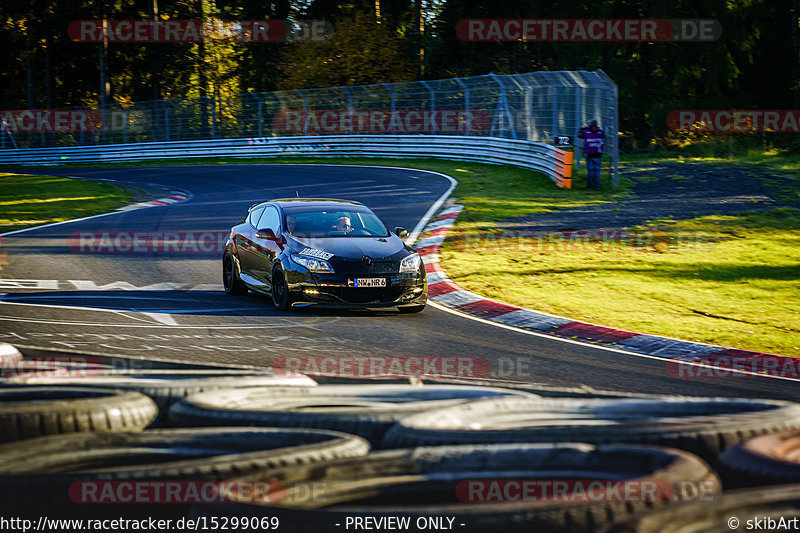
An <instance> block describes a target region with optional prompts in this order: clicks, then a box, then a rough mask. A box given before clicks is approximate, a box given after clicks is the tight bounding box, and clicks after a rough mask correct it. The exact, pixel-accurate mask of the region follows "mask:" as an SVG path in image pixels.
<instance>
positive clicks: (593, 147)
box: [578, 120, 605, 189]
mask: <svg viewBox="0 0 800 533" xmlns="http://www.w3.org/2000/svg"><path fill="white" fill-rule="evenodd" d="M604 136H605V134H604V133H603V130H601V129H600V127H599V126H598V125H597V121H596V120H593V121H591V122H590V123H589V125H588V126H581V132H580V133H579V134H578V138H579V139H583V153H584V154H585V155H586V172H587V173H588V176H589V178H588V182H587V184H586V188H587V189H599V188H600V168H601V166H602V161H603V138H604Z"/></svg>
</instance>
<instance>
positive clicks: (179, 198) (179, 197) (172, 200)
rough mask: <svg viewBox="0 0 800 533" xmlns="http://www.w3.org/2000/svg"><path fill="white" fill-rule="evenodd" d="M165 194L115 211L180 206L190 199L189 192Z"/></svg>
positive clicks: (154, 185) (176, 190) (177, 191)
mask: <svg viewBox="0 0 800 533" xmlns="http://www.w3.org/2000/svg"><path fill="white" fill-rule="evenodd" d="M70 177H72V176H70ZM103 181H109V182H115V181H117V180H114V179H104V180H103ZM148 185H150V186H153V187H161V188H164V186H163V185H158V184H156V183H148ZM167 194H168V196H164V197H162V198H156V199H155V200H148V201H146V202H137V203H135V204H129V205H126V206H124V207H120V208H119V209H117V211H133V210H136V209H145V208H147V207H162V206H165V205H171V204H180V203H183V202H186V201H187V200H189V199H191V197H192V195H191V194H190V193H189V192H187V191H183V190H181V189H175V188H171V189H169V190H168V193H167Z"/></svg>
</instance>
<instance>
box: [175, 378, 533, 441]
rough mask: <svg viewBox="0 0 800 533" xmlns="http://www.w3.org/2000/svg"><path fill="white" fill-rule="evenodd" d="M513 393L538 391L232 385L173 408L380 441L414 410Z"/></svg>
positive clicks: (182, 421)
mask: <svg viewBox="0 0 800 533" xmlns="http://www.w3.org/2000/svg"><path fill="white" fill-rule="evenodd" d="M507 395H515V396H520V397H527V398H535V397H536V396H535V395H531V394H529V393H525V392H522V391H513V390H510V389H498V388H489V387H468V386H460V387H459V386H455V385H427V386H422V387H420V386H415V385H319V386H317V387H309V388H302V387H296V388H292V389H289V388H280V387H275V388H246V389H245V388H242V389H228V390H217V391H210V392H205V393H201V394H195V395H192V396H189V397H187V398H185V399H183V400H182V401H180V402H178V403H176V404H175V405H173V406H172V408H171V409H170V412H169V424H170V425H173V426H217V425H224V426H231V425H235V426H241V425H245V426H276V427H313V428H322V429H333V428H336V431H344V432H345V433H352V434H354V435H360V436H362V437H364V438H365V439H367V440H368V441H370V442H371V443H372V444H373V446H377V445H379V444H380V442H381V440H382V438H383V435H384V433H385V432H386V430H388V429H389V428H390V427H391V426H392V425H393V424H394V423H395V422H396V421H397V420H399V419H401V418H403V417H405V416H408V415H409V414H412V413H418V412H420V411H426V410H429V409H435V408H441V407H449V406H456V405H461V404H463V403H466V402H469V401H471V400H475V399H477V398H485V397H500V396H507Z"/></svg>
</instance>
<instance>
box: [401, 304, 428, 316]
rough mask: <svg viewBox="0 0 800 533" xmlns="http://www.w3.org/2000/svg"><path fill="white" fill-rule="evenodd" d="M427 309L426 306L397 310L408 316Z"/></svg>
mask: <svg viewBox="0 0 800 533" xmlns="http://www.w3.org/2000/svg"><path fill="white" fill-rule="evenodd" d="M423 309H425V306H424V305H409V306H406V307H398V308H397V310H398V311H400V312H401V313H402V314H404V315H407V314H411V313H419V312H420V311H422V310H423Z"/></svg>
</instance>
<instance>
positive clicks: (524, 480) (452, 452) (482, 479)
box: [193, 444, 720, 532]
mask: <svg viewBox="0 0 800 533" xmlns="http://www.w3.org/2000/svg"><path fill="white" fill-rule="evenodd" d="M259 479H267V478H266V477H260V478H259ZM284 483H285V486H286V493H285V496H284V497H283V498H282V499H281V500H280V501H279V502H276V503H271V504H268V505H264V504H254V503H252V502H247V503H242V504H238V505H236V504H228V505H225V506H221V507H220V506H204V505H200V506H197V507H195V508H194V509H193V515H194V516H205V515H215V514H219V513H220V512H224V513H229V514H230V515H233V516H236V515H239V516H243V515H244V516H259V515H264V516H279V517H281V530H282V531H296V532H301V531H315V532H335V531H342V529H343V527H342V526H343V525H344V524H346V523H347V521H348V520H350V521H354V520H357V519H358V518H361V519H362V520H364V519H365V518H366V517H371V518H370V520H372V521H373V522H375V521H377V522H380V521H381V519H383V520H384V521H389V520H393V519H394V520H397V519H399V520H401V521H402V520H404V519H405V520H407V525H406V527H404V528H402V530H403V531H423V530H427V529H428V527H429V526H430V525H431V523H432V521H433V520H435V519H437V518H440V517H448V519H449V520H450V528H451V529H456V530H458V531H466V532H469V531H489V530H495V529H497V528H502V530H503V531H520V532H522V531H525V532H530V531H537V532H539V531H543V532H546V531H558V532H565V531H566V532H591V531H595V530H596V529H597V528H598V527H600V526H602V525H606V524H609V523H611V522H613V521H615V520H621V519H626V518H629V517H631V516H632V515H633V513H636V512H639V511H642V510H649V509H652V508H654V507H660V506H663V505H669V504H671V503H673V502H680V501H683V500H684V499H685V498H686V497H687V496H686V495H687V494H689V493H688V492H686V491H682V490H681V489H680V487H682V486H686V485H690V486H694V487H697V486H703V487H705V494H706V495H708V496H713V495H714V494H717V493H718V492H719V490H720V483H719V480H718V478H717V476H716V475H715V474H714V472H713V471H712V470H711V469H710V468H709V467H708V465H707V464H706V463H705V462H703V461H702V460H701V459H699V458H698V457H696V456H694V455H692V454H689V453H686V452H683V451H680V450H674V449H669V448H659V447H652V446H624V445H608V446H592V445H587V444H492V445H480V446H443V447H429V448H428V447H423V448H415V449H402V450H386V451H381V452H376V453H373V454H370V455H368V456H367V457H362V458H358V459H356V460H353V459H343V460H337V461H331V462H328V463H322V464H318V465H314V466H313V467H308V468H306V467H301V469H299V470H297V471H294V472H293V473H292V478H291V479H286V478H284ZM559 483H560V484H561V485H563V486H564V487H565V488H564V490H563V491H559V490H557V487H559V486H561V485H559ZM648 486H649V487H651V490H649V491H648V490H641V489H644V488H646V487H648ZM591 487H594V488H593V489H592V488H591ZM621 487H624V488H621ZM634 487H635V490H632V489H633V488H634ZM578 489H580V490H578ZM548 490H549V492H548ZM337 524H338V525H337Z"/></svg>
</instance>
